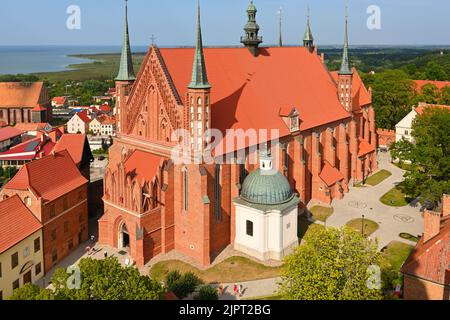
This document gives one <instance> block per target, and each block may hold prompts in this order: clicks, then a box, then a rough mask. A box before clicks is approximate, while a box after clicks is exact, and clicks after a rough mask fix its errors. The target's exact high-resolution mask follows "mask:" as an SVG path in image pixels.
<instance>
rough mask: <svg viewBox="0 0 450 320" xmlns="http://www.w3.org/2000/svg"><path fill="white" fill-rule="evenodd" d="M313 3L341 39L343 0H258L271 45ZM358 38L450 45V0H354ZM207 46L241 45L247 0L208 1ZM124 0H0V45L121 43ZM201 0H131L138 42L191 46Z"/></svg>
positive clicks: (297, 30)
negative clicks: (72, 19)
mask: <svg viewBox="0 0 450 320" xmlns="http://www.w3.org/2000/svg"><path fill="white" fill-rule="evenodd" d="M308 2H309V3H310V7H311V23H312V30H313V34H314V36H315V39H316V42H317V43H318V44H319V45H331V44H341V43H342V41H343V40H342V39H343V27H344V24H343V21H344V6H345V0H309V1H306V0H255V4H256V6H257V7H258V10H259V12H258V17H257V20H258V23H259V24H260V26H261V35H262V36H263V37H264V42H265V43H266V44H269V43H270V44H272V43H276V41H277V40H276V39H277V34H278V21H277V19H278V18H277V11H278V8H279V7H282V8H283V11H284V14H283V15H284V23H283V28H284V31H283V36H284V41H285V43H288V44H297V43H299V42H300V40H301V38H302V37H303V33H304V27H305V16H306V11H307V10H306V8H307V4H308ZM348 2H349V15H350V25H349V29H350V42H351V44H353V45H363V44H369V45H383V44H386V45H394V44H399V45H414V44H416V45H432V44H441V45H450V19H449V18H448V14H449V12H450V1H449V0H348ZM201 3H202V19H203V21H202V25H203V33H204V43H205V45H238V44H239V37H240V35H241V34H242V33H243V31H242V28H243V25H244V23H245V21H246V13H245V10H246V8H247V5H248V0H202V1H201ZM69 5H78V6H79V7H80V8H81V30H68V29H67V28H66V20H67V18H68V14H67V13H66V9H67V7H68V6H69ZM370 5H377V6H379V7H380V9H381V30H372V31H371V30H369V29H368V28H367V26H366V21H367V18H368V16H369V15H368V14H367V13H366V10H367V7H368V6H370ZM123 7H124V1H123V0H14V1H2V4H1V11H0V24H1V31H0V45H44V44H52V45H119V44H121V41H122V32H123ZM195 7H196V0H159V1H154V0H130V1H129V20H130V32H131V41H132V45H147V44H149V43H150V42H151V40H150V38H151V35H152V34H155V36H156V37H157V40H156V43H157V44H158V45H160V46H167V45H174V46H178V45H192V44H193V43H194V36H195V32H194V31H195V19H196V16H195Z"/></svg>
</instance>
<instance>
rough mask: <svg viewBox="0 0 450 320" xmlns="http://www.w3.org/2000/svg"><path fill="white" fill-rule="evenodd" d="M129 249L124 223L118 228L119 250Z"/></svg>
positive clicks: (128, 239)
mask: <svg viewBox="0 0 450 320" xmlns="http://www.w3.org/2000/svg"><path fill="white" fill-rule="evenodd" d="M129 247H130V234H129V233H128V229H127V226H126V224H125V223H123V224H122V225H121V227H120V228H119V249H126V250H127V249H129Z"/></svg>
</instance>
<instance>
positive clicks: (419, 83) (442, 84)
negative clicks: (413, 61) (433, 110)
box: [414, 80, 450, 93]
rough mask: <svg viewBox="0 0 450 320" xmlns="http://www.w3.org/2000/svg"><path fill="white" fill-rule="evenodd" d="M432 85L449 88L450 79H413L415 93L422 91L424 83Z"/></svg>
mask: <svg viewBox="0 0 450 320" xmlns="http://www.w3.org/2000/svg"><path fill="white" fill-rule="evenodd" d="M430 84H431V85H434V86H435V87H436V88H438V89H439V90H441V89H443V88H445V87H449V88H450V81H433V80H414V85H415V86H416V91H417V93H421V92H422V88H423V86H425V85H430Z"/></svg>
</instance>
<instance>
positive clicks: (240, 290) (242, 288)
mask: <svg viewBox="0 0 450 320" xmlns="http://www.w3.org/2000/svg"><path fill="white" fill-rule="evenodd" d="M238 293H239V297H241V298H242V296H243V295H244V287H243V286H242V284H240V285H239V286H238Z"/></svg>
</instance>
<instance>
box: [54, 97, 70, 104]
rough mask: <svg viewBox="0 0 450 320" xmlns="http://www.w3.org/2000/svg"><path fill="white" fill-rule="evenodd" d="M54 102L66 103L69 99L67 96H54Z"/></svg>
mask: <svg viewBox="0 0 450 320" xmlns="http://www.w3.org/2000/svg"><path fill="white" fill-rule="evenodd" d="M52 101H53V102H55V103H56V104H64V103H66V101H67V98H66V97H54V98H53V99H52Z"/></svg>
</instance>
